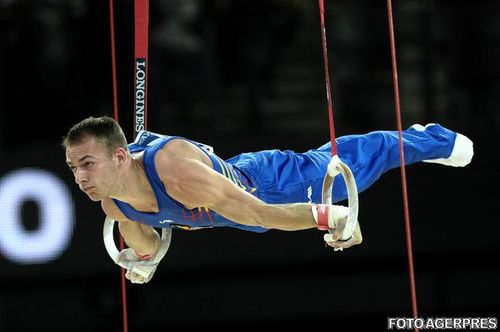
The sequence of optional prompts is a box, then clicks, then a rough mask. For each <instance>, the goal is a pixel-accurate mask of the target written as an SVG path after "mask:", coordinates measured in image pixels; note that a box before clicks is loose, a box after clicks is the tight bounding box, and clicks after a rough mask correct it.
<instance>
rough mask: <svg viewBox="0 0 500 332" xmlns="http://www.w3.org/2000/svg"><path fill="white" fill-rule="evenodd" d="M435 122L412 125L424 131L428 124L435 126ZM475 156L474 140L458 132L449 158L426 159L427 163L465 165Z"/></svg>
mask: <svg viewBox="0 0 500 332" xmlns="http://www.w3.org/2000/svg"><path fill="white" fill-rule="evenodd" d="M433 125H435V124H434V123H429V124H427V125H426V126H425V127H424V126H422V125H419V124H415V125H413V126H412V128H413V129H415V130H419V131H424V130H425V129H426V128H427V127H428V126H433ZM473 156H474V147H473V143H472V141H471V140H470V139H469V138H468V137H466V136H464V135H462V134H459V133H457V137H456V138H455V143H454V145H453V150H452V151H451V154H450V156H449V157H447V158H437V159H429V160H424V162H426V163H436V164H441V165H445V166H453V167H464V166H467V165H468V164H470V162H471V160H472V157H473Z"/></svg>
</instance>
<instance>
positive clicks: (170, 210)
mask: <svg viewBox="0 0 500 332" xmlns="http://www.w3.org/2000/svg"><path fill="white" fill-rule="evenodd" d="M174 139H182V140H186V141H188V142H190V143H192V144H194V145H195V146H196V147H197V148H199V149H200V150H201V151H203V152H204V153H205V154H206V155H207V157H208V158H209V159H210V161H211V162H212V165H213V169H214V170H215V171H217V172H218V173H220V174H222V175H223V176H225V177H226V178H228V179H229V180H230V181H232V182H234V183H235V184H237V185H238V186H239V187H240V188H241V189H243V190H245V191H247V192H250V193H253V194H256V188H255V187H254V181H253V180H252V179H251V178H250V177H249V176H248V175H247V174H245V173H244V172H243V171H242V170H241V169H239V168H238V167H237V166H235V165H232V164H231V163H229V162H225V161H224V160H222V159H221V158H219V157H218V156H217V155H215V153H214V152H213V149H212V148H211V147H209V146H207V145H204V144H202V143H198V142H194V141H191V140H188V139H186V138H183V137H179V136H165V135H160V134H156V133H152V132H148V131H141V132H139V134H138V135H137V137H136V139H135V141H134V142H133V143H131V144H129V150H130V152H131V153H132V154H138V153H142V161H143V164H144V171H145V174H146V177H147V179H148V181H149V184H150V185H151V188H152V190H153V192H154V196H155V198H156V203H157V205H158V212H156V213H155V212H142V211H138V210H136V209H134V208H133V207H132V206H131V205H130V204H128V203H126V202H122V201H119V200H116V199H113V202H114V203H115V204H116V206H117V207H118V209H119V210H120V211H121V212H122V213H123V215H124V216H125V217H127V218H128V219H129V220H132V221H135V222H140V223H143V224H146V225H149V226H152V227H158V228H180V229H184V230H197V229H204V228H212V227H234V228H239V229H242V230H246V231H252V232H259V233H260V232H265V231H267V229H265V228H262V227H258V226H246V225H241V224H237V223H235V222H233V221H231V220H228V219H226V218H224V217H223V216H221V215H219V214H218V213H216V212H215V211H213V210H210V209H208V208H195V209H190V208H188V207H186V206H184V205H183V204H181V203H180V202H178V201H176V200H175V199H173V198H172V197H171V196H170V195H169V194H168V192H167V190H166V188H165V186H164V184H163V182H162V181H161V179H160V177H159V175H158V172H157V170H156V166H155V162H154V160H155V155H156V154H157V153H158V151H159V150H160V149H161V148H162V147H163V146H165V144H167V143H168V142H169V141H171V140H174Z"/></svg>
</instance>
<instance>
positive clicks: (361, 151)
mask: <svg viewBox="0 0 500 332" xmlns="http://www.w3.org/2000/svg"><path fill="white" fill-rule="evenodd" d="M402 136H403V149H404V154H405V164H406V165H410V164H413V163H416V162H419V161H426V162H435V163H440V164H443V165H448V166H461V167H462V166H466V165H467V164H469V163H470V161H471V159H472V156H473V147H472V141H470V140H469V139H468V138H467V137H465V136H463V135H461V134H458V133H455V132H453V131H451V130H449V129H446V128H444V127H442V126H440V125H438V124H429V125H427V126H425V127H424V126H421V125H414V126H412V127H410V128H409V129H408V130H404V131H403V132H402ZM336 142H337V152H338V155H339V157H340V159H341V160H342V161H343V162H344V163H346V164H347V165H348V166H349V167H350V168H351V170H352V172H353V174H354V177H355V179H356V183H357V186H358V191H359V192H362V191H363V190H365V189H367V188H368V187H369V186H371V185H372V184H373V183H374V182H375V181H376V180H377V179H378V178H379V177H380V176H381V175H382V174H383V173H385V172H387V171H389V170H391V169H393V168H397V167H399V166H400V159H399V137H398V132H397V131H374V132H370V133H367V134H363V135H348V136H342V137H339V138H338V139H337V140H336ZM329 150H330V144H329V143H327V144H325V145H323V146H321V147H320V148H319V149H318V150H311V151H308V152H307V153H314V151H321V152H325V151H329ZM346 198H347V190H346V187H345V183H344V180H343V179H342V176H337V178H336V179H335V182H334V186H333V200H334V201H336V202H338V201H340V200H344V199H346Z"/></svg>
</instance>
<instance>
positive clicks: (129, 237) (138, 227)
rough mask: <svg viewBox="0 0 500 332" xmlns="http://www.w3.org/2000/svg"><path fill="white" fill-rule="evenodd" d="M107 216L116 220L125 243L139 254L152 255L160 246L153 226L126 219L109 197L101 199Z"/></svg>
mask: <svg viewBox="0 0 500 332" xmlns="http://www.w3.org/2000/svg"><path fill="white" fill-rule="evenodd" d="M101 207H102V209H103V211H104V213H106V215H107V216H108V217H110V218H111V219H113V220H115V221H117V222H118V228H119V230H120V233H121V235H122V236H123V239H124V240H125V243H126V244H127V246H129V247H130V248H132V249H134V251H135V252H136V253H138V254H140V255H145V256H146V255H154V254H156V252H157V251H158V249H159V248H160V235H159V234H158V232H156V231H155V230H154V228H153V227H151V226H148V225H143V224H141V223H138V222H134V221H132V220H129V219H127V218H126V217H125V216H124V215H123V213H122V212H121V211H120V210H119V209H118V207H117V206H116V205H115V203H114V202H113V201H112V200H111V199H110V198H105V199H103V200H102V201H101Z"/></svg>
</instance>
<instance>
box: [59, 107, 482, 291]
mask: <svg viewBox="0 0 500 332" xmlns="http://www.w3.org/2000/svg"><path fill="white" fill-rule="evenodd" d="M402 135H403V145H404V152H405V163H406V164H407V165H409V164H413V163H416V162H420V161H425V162H434V163H440V164H443V165H448V166H455V167H463V166H466V165H467V164H469V163H470V162H471V160H472V156H473V143H472V141H471V140H470V139H468V138H467V137H466V136H464V135H462V134H459V133H456V132H453V131H451V130H449V129H446V128H444V127H443V126H441V125H439V124H428V125H426V126H425V127H424V126H422V125H413V126H411V127H410V128H408V129H407V130H404V131H403V133H402ZM336 143H337V151H338V155H339V156H340V157H341V159H342V161H343V162H344V163H345V164H347V165H348V166H349V168H350V169H351V170H352V172H353V174H354V178H355V179H356V184H357V187H358V191H359V192H362V191H363V190H365V189H367V188H368V187H369V186H370V185H372V184H373V183H374V182H375V181H376V180H377V179H378V178H379V177H380V176H381V175H382V174H383V173H385V172H387V171H388V170H390V169H393V168H396V167H399V166H400V159H399V139H398V132H396V131H373V132H370V133H366V134H362V135H348V136H343V137H339V138H337V140H336ZM62 144H63V147H64V149H65V152H66V162H67V164H68V166H69V167H70V169H71V171H72V172H73V174H74V177H75V182H76V183H77V184H78V186H79V187H80V189H81V190H82V191H83V192H85V193H86V194H87V195H88V196H89V197H90V199H91V200H93V201H101V206H102V209H103V211H104V213H105V214H106V215H107V216H108V217H109V218H111V219H113V220H115V221H117V222H118V224H119V230H120V233H121V234H122V236H123V238H124V240H125V242H126V244H127V245H128V247H129V248H127V249H124V250H123V251H122V252H121V253H120V256H119V259H118V261H119V264H120V265H121V266H124V267H126V268H127V270H128V272H127V274H126V275H127V278H128V279H129V280H131V281H132V282H133V283H144V282H148V281H149V280H150V279H151V277H152V274H151V275H150V276H149V277H148V278H145V277H144V276H141V275H139V274H137V273H134V272H132V269H133V267H134V266H135V265H136V264H138V265H141V264H143V265H144V264H148V261H151V262H154V263H152V264H151V265H154V266H155V267H156V265H157V264H158V259H156V260H155V254H156V253H157V251H158V249H159V246H160V236H159V234H158V233H157V232H156V230H155V228H165V227H167V228H180V229H191V230H192V229H201V228H211V227H234V228H239V229H242V230H246V231H252V232H258V233H261V232H265V231H267V230H269V229H277V230H283V231H295V230H302V229H310V228H320V229H324V228H322V227H318V226H319V225H318V222H319V220H322V221H323V222H325V223H327V225H326V226H327V228H329V229H330V230H335V228H336V225H337V223H338V222H339V220H343V219H345V218H347V216H348V213H349V209H348V208H347V207H345V206H342V205H329V206H325V205H323V204H320V203H321V193H322V184H323V179H324V176H325V174H326V171H327V166H328V164H329V162H330V159H331V152H330V151H331V150H330V149H331V143H327V144H324V145H323V146H321V147H319V148H317V149H311V150H309V151H307V152H305V153H296V152H293V151H289V150H286V151H280V150H265V151H260V152H251V153H242V154H239V155H237V156H235V157H233V158H230V159H228V160H225V161H224V160H222V159H221V158H219V157H218V156H217V155H216V154H215V153H214V152H213V149H211V148H210V147H208V146H206V145H204V144H201V143H198V142H194V141H191V140H188V139H186V138H182V137H178V136H164V135H159V134H155V133H151V132H147V131H142V132H140V133H139V134H138V135H137V138H136V140H135V141H134V142H133V143H131V144H127V141H126V137H125V135H124V133H123V131H122V129H121V127H120V126H119V124H118V123H117V122H116V121H114V120H113V119H112V118H110V117H98V118H94V117H89V118H86V119H84V120H82V121H81V122H79V123H77V124H75V125H74V126H73V127H72V128H71V129H70V130H69V132H68V133H67V135H66V136H65V137H64V139H63V143H62ZM346 198H347V190H346V186H345V182H344V181H343V179H339V180H336V181H335V182H334V185H333V194H332V201H333V202H339V201H342V200H344V199H346ZM361 241H362V235H361V230H360V228H359V223H358V224H357V226H356V229H355V231H354V233H353V235H352V237H351V238H350V239H348V240H346V241H342V240H338V241H329V242H327V244H328V245H329V246H331V247H333V248H335V249H343V248H349V247H351V246H354V245H357V244H360V243H361ZM160 259H161V258H160Z"/></svg>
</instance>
